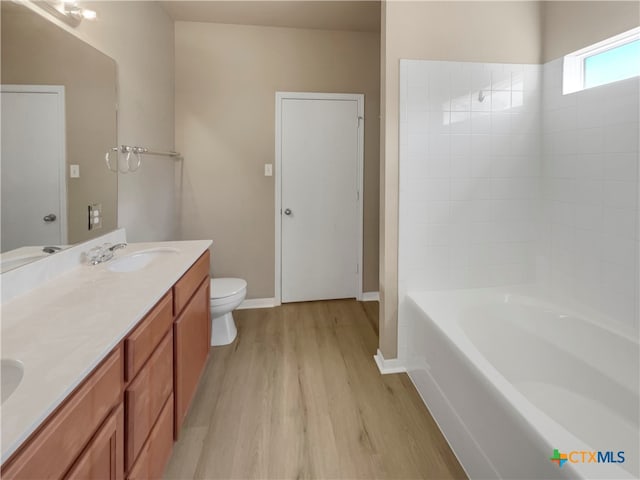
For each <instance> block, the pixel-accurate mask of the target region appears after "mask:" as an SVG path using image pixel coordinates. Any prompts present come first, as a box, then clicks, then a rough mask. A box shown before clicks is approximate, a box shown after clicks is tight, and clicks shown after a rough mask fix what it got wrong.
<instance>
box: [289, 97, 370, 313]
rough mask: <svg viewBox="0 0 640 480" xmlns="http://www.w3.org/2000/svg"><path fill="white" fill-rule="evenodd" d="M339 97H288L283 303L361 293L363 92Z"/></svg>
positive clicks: (343, 296) (352, 295) (353, 295)
mask: <svg viewBox="0 0 640 480" xmlns="http://www.w3.org/2000/svg"><path fill="white" fill-rule="evenodd" d="M336 97H337V98H331V96H330V95H326V96H324V98H281V100H280V101H281V104H280V109H281V112H280V116H281V124H280V128H281V132H280V133H281V135H280V138H281V145H280V152H281V160H280V181H281V205H280V207H281V299H282V302H299V301H309V300H323V299H334V298H350V297H358V296H359V292H358V290H359V276H360V273H359V270H360V268H359V261H360V259H359V252H360V246H359V245H360V243H361V220H360V218H359V217H360V211H359V204H360V202H359V188H360V183H359V182H360V175H359V168H360V164H361V160H360V155H361V153H362V151H361V150H362V146H361V141H362V137H361V135H360V130H359V129H360V123H361V122H360V118H359V117H361V113H360V112H361V109H362V96H358V95H352V96H350V97H351V98H341V97H342V96H339V95H337V96H336ZM344 97H348V96H344Z"/></svg>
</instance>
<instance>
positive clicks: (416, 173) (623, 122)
mask: <svg viewBox="0 0 640 480" xmlns="http://www.w3.org/2000/svg"><path fill="white" fill-rule="evenodd" d="M561 73H562V59H559V60H556V61H554V62H550V63H548V64H545V65H520V64H492V63H466V62H439V61H422V60H402V61H401V64H400V212H399V213H400V225H399V227H400V231H399V235H400V238H399V265H398V267H399V290H400V319H399V321H400V337H399V340H400V345H399V347H400V348H399V350H400V352H402V351H403V350H404V348H403V347H404V345H403V342H404V339H403V315H402V302H403V296H404V293H405V292H407V291H412V290H443V289H459V288H476V287H490V286H504V285H514V284H520V283H533V282H538V283H540V284H541V285H544V286H548V287H550V290H551V292H552V293H553V294H555V295H558V296H559V297H561V299H567V300H576V301H580V302H581V303H582V304H585V305H586V306H587V307H590V308H592V309H594V310H596V311H598V312H599V313H601V314H603V315H605V316H606V317H607V318H608V319H610V320H611V321H614V322H617V323H621V324H626V325H627V326H631V327H633V328H635V329H636V330H637V325H638V290H639V287H640V284H639V280H638V277H639V273H638V250H639V246H640V226H639V225H638V216H639V211H638V203H639V200H638V196H639V193H638V178H639V175H640V174H639V172H638V142H639V140H638V105H639V98H638V79H637V78H636V79H634V80H627V81H623V82H618V83H615V84H611V85H608V86H602V87H596V88H593V89H589V90H585V91H583V92H578V93H574V94H570V95H564V96H563V95H562V80H561Z"/></svg>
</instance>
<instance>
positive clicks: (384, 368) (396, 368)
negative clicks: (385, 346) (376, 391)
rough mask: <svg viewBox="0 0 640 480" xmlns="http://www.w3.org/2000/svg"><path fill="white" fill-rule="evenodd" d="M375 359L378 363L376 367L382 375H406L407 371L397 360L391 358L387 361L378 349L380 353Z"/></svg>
mask: <svg viewBox="0 0 640 480" xmlns="http://www.w3.org/2000/svg"><path fill="white" fill-rule="evenodd" d="M373 359H374V360H375V361H376V365H377V366H378V370H380V373H381V374H382V375H387V374H389V373H405V372H406V371H407V369H406V368H405V366H404V365H402V363H401V362H400V360H398V359H397V358H390V359H389V360H385V359H384V357H383V356H382V352H381V351H380V349H378V353H376V354H375V355H374V356H373Z"/></svg>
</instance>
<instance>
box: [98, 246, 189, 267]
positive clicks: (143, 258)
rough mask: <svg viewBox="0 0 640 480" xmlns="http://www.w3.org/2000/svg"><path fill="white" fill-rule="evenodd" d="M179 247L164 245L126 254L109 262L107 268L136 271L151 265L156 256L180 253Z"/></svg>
mask: <svg viewBox="0 0 640 480" xmlns="http://www.w3.org/2000/svg"><path fill="white" fill-rule="evenodd" d="M178 252H179V250H178V249H177V248H171V247H162V248H153V249H150V250H142V251H139V252H135V253H131V254H129V255H125V256H124V257H120V258H117V259H115V260H112V261H110V262H109V264H108V266H107V269H108V270H111V271H112V272H118V273H121V272H135V271H138V270H142V269H143V268H144V267H146V266H147V265H149V264H150V263H151V262H152V261H153V260H154V259H155V258H156V257H158V256H160V255H166V254H171V253H178Z"/></svg>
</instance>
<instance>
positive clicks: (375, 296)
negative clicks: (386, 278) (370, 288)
mask: <svg viewBox="0 0 640 480" xmlns="http://www.w3.org/2000/svg"><path fill="white" fill-rule="evenodd" d="M360 301H361V302H379V301H380V293H378V292H362V300H360Z"/></svg>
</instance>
